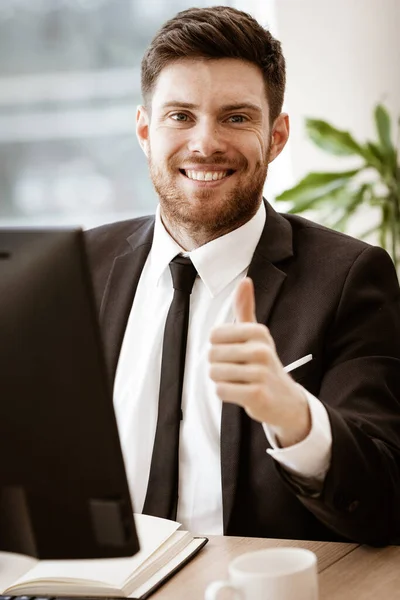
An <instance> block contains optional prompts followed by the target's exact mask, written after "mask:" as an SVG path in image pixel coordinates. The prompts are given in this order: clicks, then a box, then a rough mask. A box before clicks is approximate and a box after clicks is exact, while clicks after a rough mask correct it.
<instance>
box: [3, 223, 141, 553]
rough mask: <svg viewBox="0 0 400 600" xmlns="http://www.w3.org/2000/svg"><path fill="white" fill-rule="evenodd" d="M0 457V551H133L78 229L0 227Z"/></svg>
mask: <svg viewBox="0 0 400 600" xmlns="http://www.w3.org/2000/svg"><path fill="white" fill-rule="evenodd" d="M0 456H1V457H2V458H1V459H0V550H2V551H8V552H19V553H23V554H30V555H32V556H35V557H38V558H41V559H54V558H64V559H66V558H97V557H103V558H108V557H117V556H130V555H133V554H134V553H135V552H137V551H138V549H139V543H138V538H137V535H136V530H135V524H134V519H133V509H132V504H131V498H130V493H129V488H128V484H127V479H126V474H125V467H124V462H123V457H122V452H121V447H120V442H119V436H118V430H117V424H116V419H115V414H114V409H113V402H112V390H111V386H110V383H109V381H108V380H107V372H106V368H105V362H104V357H103V351H102V344H101V337H100V331H99V326H98V322H97V313H96V308H95V303H94V296H93V292H92V286H91V278H90V273H89V268H88V264H87V260H86V256H85V248H84V236H83V232H82V231H81V230H79V229H0Z"/></svg>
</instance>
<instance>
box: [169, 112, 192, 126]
mask: <svg viewBox="0 0 400 600" xmlns="http://www.w3.org/2000/svg"><path fill="white" fill-rule="evenodd" d="M170 117H171V119H172V120H173V121H177V122H178V123H185V122H186V121H188V119H189V117H188V115H186V114H185V113H181V112H180V113H174V114H172V115H170Z"/></svg>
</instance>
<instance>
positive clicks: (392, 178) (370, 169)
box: [276, 104, 400, 267]
mask: <svg viewBox="0 0 400 600" xmlns="http://www.w3.org/2000/svg"><path fill="white" fill-rule="evenodd" d="M374 119H375V126H376V132H377V140H376V141H374V142H369V141H367V142H366V143H364V144H361V143H359V142H357V141H356V140H355V139H354V138H353V137H352V135H351V134H350V133H349V132H348V131H341V130H340V129H336V128H335V127H333V126H332V125H330V124H329V123H327V122H326V121H320V120H316V119H306V129H307V133H308V135H309V137H310V138H311V140H312V141H313V142H314V143H315V144H316V145H317V146H319V147H320V148H322V149H323V150H325V151H327V152H329V153H331V154H335V155H337V156H351V155H355V156H358V157H360V158H361V159H362V163H361V164H360V166H359V167H358V168H356V169H352V170H350V171H341V172H336V173H309V174H308V175H307V176H306V177H304V179H302V180H301V181H300V182H299V183H298V184H297V185H295V186H294V187H292V188H291V189H289V190H286V191H284V192H283V193H282V194H280V195H279V196H278V197H277V198H276V200H279V201H281V200H283V201H290V202H292V206H291V208H290V210H289V212H291V213H302V212H304V211H306V210H310V209H312V210H313V211H317V212H318V213H319V214H320V215H321V217H322V219H321V220H322V221H323V222H324V223H325V224H326V225H328V226H329V227H332V228H333V229H338V230H339V231H346V230H347V229H348V225H349V221H350V219H351V218H352V217H354V216H356V215H357V212H358V213H359V211H360V210H362V208H363V207H365V206H366V205H369V206H375V207H378V208H379V209H380V210H379V212H378V215H380V217H379V216H378V218H377V221H376V223H375V224H374V226H373V227H371V228H369V229H368V230H367V231H363V232H362V233H361V234H360V235H359V237H361V238H364V239H365V238H369V237H370V236H371V235H372V234H374V233H378V235H379V243H380V245H381V246H382V247H383V248H385V249H386V250H388V252H389V253H390V254H391V256H392V258H393V261H394V263H395V265H396V267H398V266H400V165H399V154H400V153H399V147H398V146H399V142H400V119H399V120H398V131H397V143H396V144H395V143H394V142H393V141H392V132H391V129H392V127H391V119H390V116H389V113H388V112H387V110H386V109H385V107H384V106H382V105H380V104H378V105H377V106H376V107H375V110H374Z"/></svg>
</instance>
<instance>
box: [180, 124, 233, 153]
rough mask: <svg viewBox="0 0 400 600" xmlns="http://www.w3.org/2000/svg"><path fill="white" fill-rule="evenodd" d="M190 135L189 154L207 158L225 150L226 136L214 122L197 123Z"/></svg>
mask: <svg viewBox="0 0 400 600" xmlns="http://www.w3.org/2000/svg"><path fill="white" fill-rule="evenodd" d="M190 133H191V136H190V139H189V142H188V150H189V151H190V152H193V153H198V154H199V155H201V156H205V157H207V156H212V155H213V154H217V153H219V152H221V153H222V152H226V150H227V140H226V136H225V135H224V132H223V131H222V130H221V126H220V125H219V124H218V123H216V122H215V121H214V120H211V119H210V120H204V121H199V122H198V123H197V124H196V126H195V127H193V128H192V129H191V130H190Z"/></svg>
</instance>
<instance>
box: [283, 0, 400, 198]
mask: <svg viewBox="0 0 400 600" xmlns="http://www.w3.org/2000/svg"><path fill="white" fill-rule="evenodd" d="M275 14H276V21H277V27H278V35H279V39H280V40H281V41H282V45H283V51H284V54H285V57H286V60H287V95H286V110H287V111H288V112H289V114H290V116H291V143H290V146H289V153H290V157H291V166H292V174H293V178H294V180H295V181H297V180H298V179H299V178H300V177H302V176H304V175H305V174H306V173H307V172H309V171H310V170H322V169H327V170H339V169H341V168H342V167H344V168H347V167H348V165H349V164H350V165H351V164H352V162H350V163H349V159H340V158H336V157H331V156H330V155H328V154H325V153H324V152H323V151H322V150H319V149H318V148H316V147H315V146H314V145H313V144H312V143H311V142H310V141H309V140H307V136H306V134H305V131H304V119H305V117H307V116H310V117H315V118H321V119H324V120H328V121H330V122H331V123H332V124H335V125H336V126H338V127H339V128H341V129H348V130H350V131H351V132H352V133H353V134H354V135H355V136H356V137H358V138H359V139H360V140H365V139H366V138H373V136H374V128H373V122H372V111H373V107H374V105H375V104H376V103H377V102H384V103H385V105H386V106H387V107H388V108H389V110H390V111H391V113H392V115H393V116H395V117H396V120H397V117H398V116H399V115H400V0H276V1H275ZM351 160H352V159H351ZM289 179H290V175H289ZM295 181H289V182H288V186H287V187H289V186H290V185H292V184H293V183H294V182H295Z"/></svg>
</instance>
